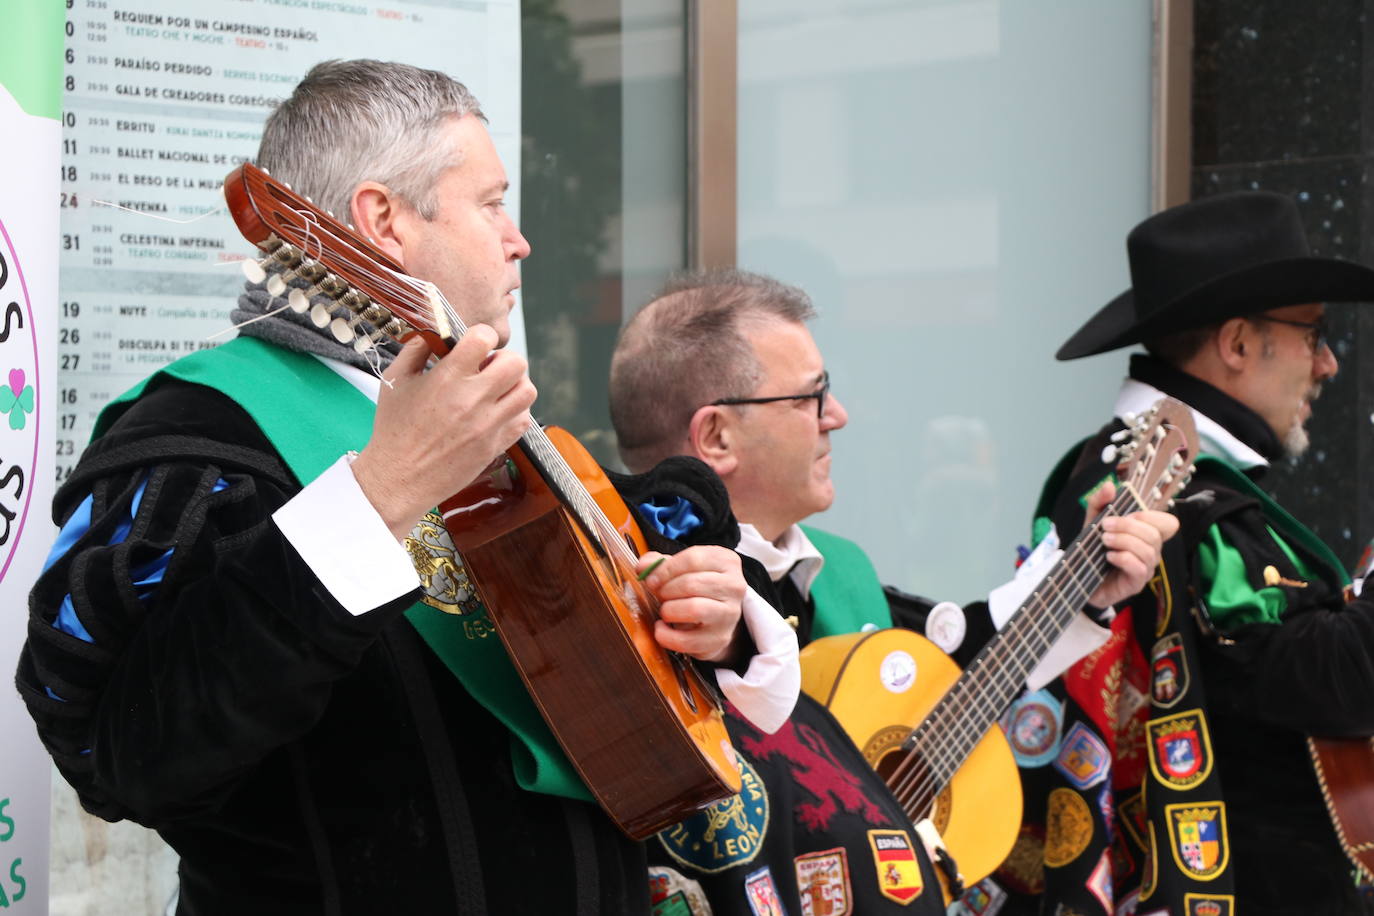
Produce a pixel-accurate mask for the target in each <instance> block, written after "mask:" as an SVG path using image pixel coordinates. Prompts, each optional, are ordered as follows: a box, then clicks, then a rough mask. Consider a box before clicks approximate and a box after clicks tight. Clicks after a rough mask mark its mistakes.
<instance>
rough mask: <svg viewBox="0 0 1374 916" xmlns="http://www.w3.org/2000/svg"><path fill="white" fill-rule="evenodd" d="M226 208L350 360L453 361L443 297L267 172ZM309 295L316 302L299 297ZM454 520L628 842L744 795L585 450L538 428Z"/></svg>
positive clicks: (465, 553) (459, 326)
mask: <svg viewBox="0 0 1374 916" xmlns="http://www.w3.org/2000/svg"><path fill="white" fill-rule="evenodd" d="M224 194H225V198H226V200H227V201H228V203H229V210H230V212H231V214H232V215H233V218H234V221H235V222H236V223H237V224H238V227H239V230H240V231H241V232H242V233H243V235H244V237H245V238H247V239H248V241H250V242H252V243H253V244H254V245H256V246H257V247H258V248H259V249H260V250H262V251H263V252H264V254H265V257H264V259H263V260H262V261H261V262H259V264H260V265H261V266H262V267H263V268H264V269H263V270H262V271H261V273H262V276H263V277H264V278H265V279H266V280H267V282H268V283H269V284H270V285H269V291H272V292H274V293H276V294H278V295H288V302H289V304H290V307H291V308H293V309H295V310H296V311H298V312H301V313H308V314H309V315H310V317H311V319H312V320H313V321H314V323H315V324H316V325H317V326H318V327H320V328H321V329H325V328H328V329H329V330H330V331H331V333H332V334H333V335H334V336H335V337H336V338H337V339H338V340H339V341H340V342H341V343H344V344H352V345H353V346H354V348H355V349H357V350H358V351H359V352H366V351H367V350H368V349H370V348H372V347H374V346H375V345H376V343H377V342H378V341H379V340H381V338H383V337H388V338H392V339H395V340H398V341H404V340H408V339H409V338H410V337H412V336H415V335H419V336H421V337H422V338H423V339H424V340H425V342H426V343H427V344H428V345H429V348H430V350H431V352H432V353H433V355H434V358H436V359H438V358H442V357H443V356H444V355H445V354H446V353H447V352H448V351H449V350H450V349H451V348H452V346H453V345H454V344H455V343H456V342H457V340H458V338H460V337H461V336H462V335H463V333H464V332H465V330H466V329H465V328H464V326H463V322H462V320H461V319H460V318H459V316H458V315H457V313H456V312H454V310H453V309H452V307H451V306H450V305H449V304H448V303H447V302H446V301H445V300H444V297H443V295H442V294H441V293H440V292H439V290H438V289H437V288H436V287H435V286H434V285H433V284H432V283H427V282H423V281H420V280H417V279H415V278H414V277H410V276H407V275H406V274H405V273H404V272H403V270H402V269H401V265H400V264H398V263H396V262H395V261H394V260H392V259H391V258H390V257H388V256H387V255H386V254H385V253H383V252H382V251H380V250H379V249H377V248H376V247H375V246H374V245H372V244H371V243H370V242H368V241H367V240H366V239H364V238H362V237H360V236H359V235H358V234H357V233H356V232H354V231H353V230H352V229H351V228H349V227H345V226H343V225H341V224H340V223H339V222H338V221H337V220H335V219H334V218H333V216H332V215H330V214H326V213H324V212H323V211H321V210H320V209H319V208H317V207H316V206H315V205H314V204H312V203H311V202H310V201H309V200H307V199H306V198H304V197H302V196H300V195H299V194H296V193H295V192H293V191H292V190H291V189H290V188H289V187H287V186H286V185H285V184H283V183H281V182H278V181H275V180H274V179H272V178H271V176H269V175H268V174H267V173H266V172H264V171H263V170H261V169H259V168H257V167H256V166H254V165H252V164H250V163H245V164H244V165H242V166H240V167H238V168H237V169H235V170H234V171H233V172H231V173H230V174H229V176H228V177H227V178H226V179H225V181H224ZM251 264H252V262H250V272H251V270H252V267H251ZM269 266H270V267H271V268H272V270H271V271H270V272H268V271H267V270H266V269H265V268H266V267H269ZM296 278H300V279H303V280H305V281H306V282H308V283H309V284H310V286H309V288H308V289H306V290H300V289H288V287H287V281H289V280H292V279H296ZM321 296H323V297H327V300H328V302H329V304H321V303H320V299H319V297H321ZM439 508H440V513H441V514H442V515H443V518H444V520H445V524H446V525H447V527H448V529H449V532H450V534H451V535H452V537H453V542H454V545H455V546H456V547H457V549H458V551H459V553H460V554H461V555H462V557H463V562H464V564H465V565H466V567H467V569H468V573H469V574H470V576H471V577H472V579H473V582H474V584H475V585H476V587H477V590H478V592H479V594H480V595H481V597H482V601H483V604H485V605H486V607H487V611H488V613H489V614H490V615H491V618H492V621H493V622H494V623H495V625H496V630H497V632H498V634H499V635H500V638H501V640H502V642H503V643H504V644H505V647H506V650H507V652H508V653H509V655H510V658H511V661H512V662H513V663H514V664H515V667H516V670H517V671H519V673H520V676H521V678H522V679H523V680H524V682H525V685H526V687H527V688H528V689H529V692H530V695H531V697H532V698H533V699H534V702H535V704H536V705H537V706H538V707H539V710H540V712H541V713H542V714H543V716H544V719H545V720H546V721H547V722H548V725H549V728H550V729H551V730H552V732H553V734H554V736H555V737H556V738H557V739H558V742H559V744H560V745H561V746H562V748H563V750H564V752H565V753H566V754H567V756H568V759H569V760H570V761H571V762H572V764H573V766H574V767H575V768H576V769H577V772H578V774H579V775H580V776H581V777H582V779H583V781H584V782H585V783H586V785H587V787H588V788H589V789H590V790H591V792H592V794H593V795H594V796H595V797H596V799H597V801H598V802H599V803H600V804H601V806H602V807H603V808H604V809H605V810H606V812H607V814H608V815H610V817H611V819H612V820H614V821H615V823H616V824H618V825H619V826H620V828H621V829H622V830H623V831H624V832H625V833H626V834H628V835H629V836H630V837H632V838H633V839H643V838H645V837H647V836H649V835H651V834H653V833H655V832H656V831H658V830H660V829H662V828H663V827H666V826H668V825H670V824H674V823H677V822H678V821H680V820H682V819H683V818H685V817H688V816H689V815H691V814H693V813H694V812H696V811H698V810H699V809H701V808H704V807H706V806H708V805H710V804H712V803H714V802H716V801H719V800H720V799H722V798H727V797H729V796H730V795H733V794H735V793H736V792H738V791H739V788H740V773H739V767H738V764H737V763H736V761H735V755H734V748H733V747H732V746H731V744H730V739H729V736H728V735H727V733H726V730H725V723H724V719H723V716H722V712H721V706H720V701H719V698H718V696H717V694H716V692H715V689H714V687H712V686H711V685H709V684H708V683H707V682H706V681H705V679H704V678H703V676H702V675H701V674H700V673H699V672H698V671H697V669H696V667H695V665H694V664H692V663H691V661H690V659H686V658H684V657H682V656H680V655H678V654H676V653H672V652H668V651H666V650H664V649H663V648H662V647H661V646H659V644H658V642H657V641H656V640H655V639H654V624H655V622H656V621H657V620H658V602H657V600H656V599H655V598H654V596H653V595H652V594H651V593H650V592H649V591H648V590H647V589H645V588H644V587H643V585H642V584H641V583H640V582H639V580H638V578H637V577H636V574H635V570H634V567H635V563H636V560H637V559H638V557H639V555H640V554H641V553H643V552H644V550H645V549H646V545H645V542H644V538H643V536H642V535H641V533H640V532H639V530H638V528H637V527H636V526H635V524H634V521H633V518H632V516H631V514H630V512H629V510H628V509H627V508H626V506H625V504H624V502H623V501H622V500H621V499H620V497H619V495H618V494H617V493H616V491H615V489H614V488H613V487H612V485H611V483H610V481H609V480H607V478H606V476H605V474H603V473H602V471H601V469H600V468H599V467H598V466H597V464H596V462H595V461H594V460H593V459H592V457H591V456H590V455H589V454H588V453H587V452H586V450H585V449H583V448H582V447H581V446H580V445H579V444H578V443H577V441H576V439H574V438H573V437H572V436H571V435H569V434H567V433H566V432H564V431H562V430H558V429H549V430H544V429H541V428H540V427H538V426H537V425H532V426H531V428H530V431H529V432H528V433H526V434H525V435H524V436H523V437H522V438H521V440H520V441H519V443H518V444H517V445H516V446H513V447H512V448H511V449H510V450H509V452H508V453H507V454H506V455H503V456H502V457H501V458H500V459H499V460H498V461H497V462H496V463H495V464H493V465H492V466H491V467H490V468H489V469H488V471H487V472H486V473H485V474H483V475H482V476H481V477H479V478H478V480H477V481H476V482H475V483H474V484H472V485H471V486H469V487H468V488H467V489H465V490H463V491H462V492H460V493H458V494H456V495H455V496H453V497H452V498H451V499H449V500H447V501H445V502H444V503H442V504H441V505H440V507H439Z"/></svg>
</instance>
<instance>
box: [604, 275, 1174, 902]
mask: <svg viewBox="0 0 1374 916" xmlns="http://www.w3.org/2000/svg"><path fill="white" fill-rule="evenodd" d="M813 316H814V309H813V308H812V305H811V301H810V299H809V298H808V297H807V295H806V294H805V293H804V292H802V291H801V290H799V289H796V288H795V287H791V286H788V285H786V284H783V283H780V282H778V281H776V280H773V279H771V278H768V277H764V276H760V275H758V274H752V273H748V272H745V271H738V270H717V271H704V272H694V273H688V274H685V275H682V276H680V277H678V278H676V279H675V280H674V281H673V282H672V283H671V284H670V285H669V286H668V288H667V289H665V290H664V291H663V292H662V293H661V294H659V295H658V296H657V297H656V298H655V299H654V300H653V301H652V302H650V303H649V304H648V305H647V306H645V307H644V309H642V310H641V311H640V312H639V313H638V314H637V315H635V317H634V318H633V319H631V321H630V322H629V323H628V324H627V325H626V327H625V328H624V330H623V331H622V332H621V337H620V340H619V341H618V343H617V346H616V350H615V353H614V355H613V357H612V361H611V384H610V399H611V418H612V422H613V423H614V425H615V429H616V433H617V435H618V437H619V448H620V452H621V455H622V457H623V458H624V460H625V463H626V465H627V466H628V467H629V468H630V470H632V471H635V472H637V473H639V474H641V475H643V476H644V477H645V478H649V479H652V478H653V477H655V476H656V475H658V474H660V473H662V472H661V471H660V470H659V469H661V468H664V467H666V466H669V465H671V464H673V463H674V462H677V463H681V462H682V461H684V460H686V461H690V459H682V458H680V457H674V456H691V458H694V459H699V460H700V462H704V463H705V465H707V466H709V468H710V469H711V470H713V471H714V472H715V474H717V475H719V478H720V480H721V481H723V482H724V485H725V488H726V490H727V491H728V495H729V504H730V507H731V508H732V510H733V513H734V515H735V516H736V517H737V518H738V520H739V529H740V539H739V545H738V548H737V549H738V550H739V551H740V553H742V554H744V555H745V556H747V557H751V558H753V559H755V560H757V561H758V562H759V563H761V564H762V566H763V567H764V569H765V570H766V572H767V575H768V579H769V580H771V582H772V584H773V586H774V588H773V594H772V596H771V597H772V600H774V601H775V602H776V603H777V606H778V607H779V608H780V609H781V612H782V613H784V614H785V615H786V616H788V618H789V619H790V622H792V624H793V625H794V626H795V627H796V629H797V636H798V640H799V642H801V643H803V644H805V643H806V642H808V641H810V640H811V639H813V638H818V637H821V636H826V635H832V634H841V633H852V632H856V631H858V630H861V629H864V628H866V627H870V626H873V627H890V626H893V625H894V622H895V623H897V624H899V625H905V626H908V627H910V628H913V629H917V630H924V631H925V632H926V633H927V634H928V635H929V636H931V638H932V640H933V641H934V642H936V644H937V645H939V646H940V647H941V648H943V649H945V650H946V651H951V652H952V651H955V650H960V654H959V655H957V656H956V658H960V657H964V654H965V652H966V651H967V650H965V649H963V647H971V649H974V650H976V648H977V646H978V645H980V644H981V641H982V639H983V638H984V637H985V636H986V635H990V634H991V633H992V622H991V618H990V617H989V615H988V613H987V609H986V606H985V605H983V604H981V603H979V604H977V605H974V606H971V607H970V608H969V611H970V613H969V615H968V617H967V618H966V617H965V612H964V609H961V608H959V607H958V606H957V605H954V604H952V603H945V604H942V605H936V606H932V604H931V603H930V602H927V601H924V600H923V599H916V598H914V597H913V596H907V595H902V594H901V593H897V592H888V593H885V591H884V588H883V586H882V585H881V583H880V582H879V579H878V576H877V573H876V572H875V571H874V568H873V565H872V563H871V562H870V561H869V559H868V557H867V556H866V555H865V554H864V552H863V551H862V550H861V549H860V548H859V547H858V545H856V544H854V543H853V542H851V541H849V540H846V539H844V538H841V537H838V536H836V535H833V534H829V533H826V532H824V531H821V530H819V529H816V528H812V527H809V526H808V527H805V528H803V527H802V526H801V524H799V523H801V522H802V521H804V520H805V519H807V518H809V517H810V516H812V515H814V514H815V513H818V512H821V511H823V510H825V509H827V508H829V506H830V504H831V502H832V501H833V500H834V497H835V489H834V485H833V484H832V482H831V479H830V461H831V459H830V450H831V449H830V434H831V433H832V432H835V431H836V430H839V429H842V428H843V427H844V425H845V424H846V422H847V421H848V414H847V412H846V411H845V407H844V405H843V404H842V403H841V402H840V399H839V398H837V397H836V396H835V395H834V394H833V393H832V392H831V390H830V377H829V374H828V373H827V372H826V369H825V363H824V361H823V359H822V357H821V353H820V350H819V349H818V347H817V346H816V342H815V341H814V340H813V339H812V337H811V334H810V332H809V331H808V330H807V328H806V322H807V321H808V320H810V319H811V318H812V317H813ZM657 495H658V494H655V496H657ZM667 496H668V498H666V499H659V498H655V499H653V500H651V501H647V502H645V503H642V504H641V505H640V508H641V510H642V511H643V512H644V514H645V515H646V516H649V517H651V518H652V519H654V520H656V524H658V525H659V526H660V527H664V530H665V532H666V533H669V534H670V535H671V534H673V533H674V532H686V533H685V534H683V535H682V536H684V537H691V536H692V533H691V532H692V531H693V530H694V529H695V523H694V522H693V521H692V520H691V516H692V512H691V510H690V507H687V506H684V505H682V503H683V502H684V499H683V497H682V495H681V489H680V488H678V489H677V490H676V491H675V492H674V493H671V494H667ZM1172 526H1173V519H1172V518H1170V517H1169V516H1167V515H1165V514H1163V513H1142V514H1140V515H1138V516H1136V517H1133V518H1128V519H1115V520H1113V528H1112V530H1113V534H1112V535H1110V536H1109V545H1110V547H1111V550H1112V561H1113V563H1114V564H1116V565H1117V566H1118V567H1120V568H1119V569H1117V570H1114V571H1113V575H1112V576H1111V577H1110V579H1109V582H1108V583H1107V584H1105V585H1104V586H1103V587H1102V588H1101V589H1100V590H1098V591H1097V592H1096V593H1095V594H1094V595H1093V598H1092V600H1093V601H1094V602H1095V603H1097V604H1099V605H1100V606H1106V605H1108V604H1110V603H1111V602H1113V601H1115V600H1117V598H1120V597H1124V596H1126V595H1129V594H1132V593H1134V591H1135V590H1137V589H1138V588H1140V587H1141V586H1143V584H1144V582H1145V580H1146V578H1147V576H1148V572H1149V570H1151V569H1153V567H1154V565H1155V563H1156V562H1157V558H1158V556H1159V552H1158V545H1159V543H1160V540H1161V537H1162V536H1167V534H1168V533H1172V530H1173V527H1172ZM1161 529H1163V530H1162V531H1161ZM982 546H984V545H970V547H971V548H973V549H979V548H981V547H982ZM988 546H989V549H995V548H993V547H991V545H988ZM759 588H760V592H761V593H764V591H766V590H768V583H764V584H763V585H762V586H759ZM966 630H967V631H968V632H967V634H966V632H965V631H966ZM970 654H971V653H970ZM1056 670H1058V669H1056ZM1050 676H1053V672H1051V674H1050ZM727 724H728V725H729V726H730V728H731V734H732V737H733V738H734V739H735V744H736V747H737V748H739V750H740V751H741V753H742V757H743V759H744V763H745V766H746V784H748V783H749V780H750V779H752V778H753V776H751V775H749V774H754V773H755V772H756V773H757V775H758V778H759V783H761V784H762V785H763V786H764V787H766V790H767V791H766V792H765V793H764V794H763V795H762V796H760V797H758V798H756V799H754V800H752V801H751V803H750V804H749V805H748V806H746V807H744V808H740V809H736V808H734V807H731V806H730V804H731V803H727V804H726V805H725V806H724V807H721V808H720V809H719V810H718V811H714V812H713V813H708V815H707V816H706V817H705V818H697V819H694V820H692V821H688V822H685V823H684V824H683V825H680V826H679V827H676V828H673V829H672V830H669V831H665V832H664V834H662V835H661V836H660V838H659V841H658V843H657V844H656V843H654V842H651V843H650V844H649V851H650V857H651V861H653V860H658V861H659V862H660V864H661V865H662V867H663V868H665V869H671V870H672V871H673V873H674V874H673V875H672V876H671V878H672V880H673V881H678V880H682V879H683V878H684V877H685V878H686V879H687V880H700V881H701V883H702V884H703V885H704V887H705V895H706V896H707V897H708V898H709V900H710V904H711V906H712V907H713V910H714V912H716V913H718V914H726V913H736V912H738V913H740V914H745V913H750V912H754V913H757V912H765V911H767V910H765V909H764V908H763V906H762V904H761V903H760V904H759V905H758V906H753V903H752V902H751V903H750V906H752V907H753V908H752V909H749V908H746V906H745V905H746V902H747V901H746V894H745V893H743V892H744V891H747V892H748V893H749V894H753V893H755V892H757V893H759V894H760V895H762V896H761V897H760V898H759V899H760V900H770V899H774V898H775V899H776V900H777V901H779V902H780V903H781V904H782V906H783V908H784V909H785V911H786V912H789V913H793V912H856V913H865V914H873V913H882V912H902V913H906V914H910V913H911V912H912V911H913V910H921V907H925V908H926V909H928V911H930V912H942V911H943V907H942V905H941V900H940V892H939V889H938V887H936V886H935V881H934V878H933V873H932V872H931V870H930V865H929V861H928V860H927V859H926V857H925V854H924V850H923V849H922V848H921V843H920V841H919V840H917V839H916V838H915V836H914V835H913V834H912V832H911V830H910V827H911V824H910V821H909V819H908V818H906V817H905V816H904V815H903V814H902V812H901V811H900V809H899V808H895V807H894V806H895V804H896V803H895V799H893V798H892V796H891V794H890V793H889V792H888V791H887V789H886V786H885V785H884V784H883V782H882V781H881V780H880V779H879V778H878V777H877V776H876V774H875V773H874V772H873V771H872V769H871V768H870V767H869V766H868V764H867V763H866V762H865V761H864V759H863V757H862V756H861V754H860V753H859V750H858V749H857V748H856V747H855V746H854V745H853V743H852V742H850V741H849V739H848V738H847V737H846V736H845V735H844V733H843V732H842V731H840V729H839V726H838V725H837V724H836V723H835V721H834V719H833V718H831V717H830V716H829V714H828V713H826V712H825V711H824V710H823V709H822V708H821V707H820V706H819V704H817V703H815V701H813V700H811V699H810V698H808V697H805V696H804V697H802V699H801V700H800V701H799V703H798V705H797V708H796V710H795V711H794V712H793V717H792V720H791V721H790V722H789V723H788V724H787V725H786V726H784V728H783V729H782V730H781V731H780V732H779V735H778V736H776V737H773V738H769V739H763V738H760V737H759V736H758V735H757V733H756V731H755V730H753V729H751V728H749V727H748V726H747V725H744V724H742V723H739V722H738V720H737V719H735V718H734V717H730V716H727ZM831 793H833V794H831ZM746 794H747V793H746ZM756 805H757V807H756ZM770 809H771V812H772V813H771V819H770V817H769V816H768V812H769V811H770ZM889 834H900V835H901V836H900V837H897V838H895V839H892V840H891V841H892V842H893V843H895V844H897V845H898V846H902V845H903V844H906V849H907V851H908V852H910V854H911V855H912V856H913V857H915V858H913V861H916V860H917V859H919V860H920V862H921V874H922V876H923V877H922V879H921V881H920V882H919V884H918V885H917V886H915V887H911V886H907V887H905V888H903V887H895V888H894V887H888V886H885V885H883V883H882V877H881V876H879V875H877V874H875V864H874V863H875V861H876V860H877V859H878V858H879V852H880V850H879V849H878V848H877V847H876V846H874V845H873V844H875V843H877V842H878V840H876V839H873V837H874V836H875V835H881V836H883V837H888V835H889ZM665 880H666V879H665ZM923 888H929V890H923ZM903 893H907V894H914V895H917V896H919V897H920V898H921V899H920V904H921V906H919V907H918V906H912V907H911V908H905V907H906V905H907V904H911V903H913V900H914V898H913V897H911V896H907V897H905V898H903V896H902V895H903ZM808 895H811V896H808ZM816 895H819V896H816ZM821 897H823V898H824V900H825V902H826V903H825V906H826V907H832V908H830V909H826V908H824V907H822V905H821V904H820V903H818V902H816V901H817V900H819V899H820V898H821ZM804 898H805V899H806V900H807V902H806V903H805V904H803V903H802V900H803V899H804ZM753 900H754V898H753V897H752V896H751V897H749V901H753Z"/></svg>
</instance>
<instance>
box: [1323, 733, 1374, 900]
mask: <svg viewBox="0 0 1374 916" xmlns="http://www.w3.org/2000/svg"><path fill="white" fill-rule="evenodd" d="M1307 748H1308V751H1309V752H1310V753H1311V755H1312V766H1313V769H1315V770H1316V773H1317V783H1318V785H1320V786H1321V790H1322V798H1323V799H1325V801H1326V810H1327V813H1328V814H1329V815H1330V816H1331V824H1332V826H1333V827H1335V828H1336V838H1337V840H1339V841H1340V844H1341V849H1342V850H1343V851H1344V852H1345V855H1346V857H1347V858H1348V859H1350V861H1351V863H1352V864H1353V865H1354V866H1355V868H1356V869H1358V870H1359V872H1360V874H1361V876H1362V877H1363V878H1364V880H1365V881H1369V882H1374V738H1308V739H1307Z"/></svg>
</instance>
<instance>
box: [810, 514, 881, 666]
mask: <svg viewBox="0 0 1374 916" xmlns="http://www.w3.org/2000/svg"><path fill="white" fill-rule="evenodd" d="M802 531H804V532H806V536H807V538H809V539H810V541H811V543H812V544H814V545H815V547H816V549H817V550H819V551H820V552H821V556H823V557H825V566H823V567H822V568H821V573H820V575H818V576H817V577H816V581H815V582H812V583H811V599H812V600H813V601H814V602H815V603H816V616H815V618H814V619H813V620H812V622H811V638H812V639H820V638H821V637H822V636H839V635H842V634H845V633H857V632H859V631H860V630H862V629H863V628H864V626H865V625H866V624H870V623H871V624H873V625H874V626H876V627H881V628H884V629H885V628H887V627H890V626H892V611H891V610H890V609H889V607H888V604H887V596H886V595H884V594H883V586H882V583H881V582H879V581H878V573H877V570H875V569H874V568H873V561H872V560H870V559H869V558H868V554H866V553H864V552H863V550H862V549H861V548H860V547H859V545H858V544H855V543H854V542H853V541H851V540H848V539H846V538H842V537H840V536H839V535H836V534H830V533H829V532H826V531H821V530H819V529H816V528H811V527H808V526H805V525H803V526H802Z"/></svg>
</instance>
